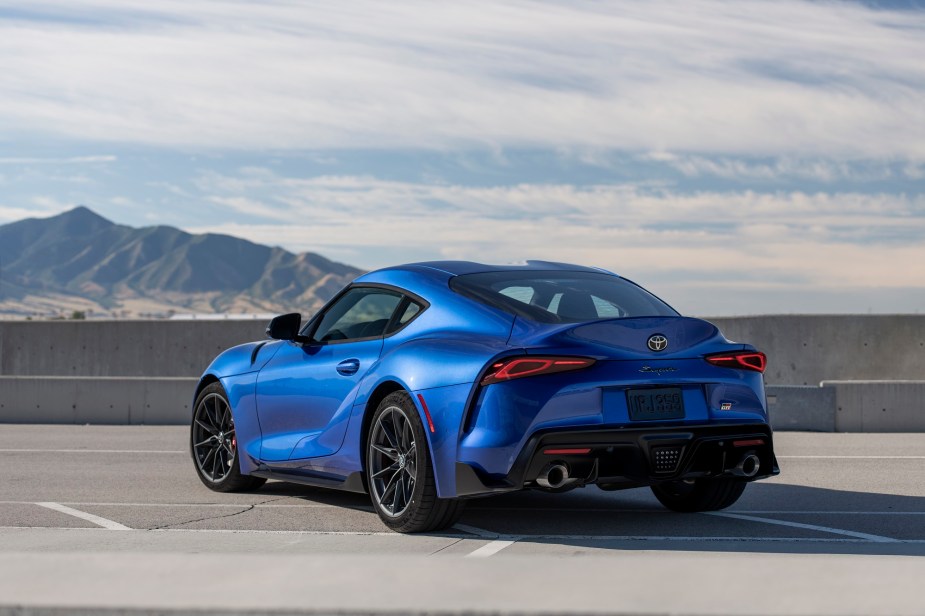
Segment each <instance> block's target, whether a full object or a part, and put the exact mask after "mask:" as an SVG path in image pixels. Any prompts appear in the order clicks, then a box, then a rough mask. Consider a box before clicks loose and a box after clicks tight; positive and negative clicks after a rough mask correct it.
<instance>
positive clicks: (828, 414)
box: [765, 385, 835, 432]
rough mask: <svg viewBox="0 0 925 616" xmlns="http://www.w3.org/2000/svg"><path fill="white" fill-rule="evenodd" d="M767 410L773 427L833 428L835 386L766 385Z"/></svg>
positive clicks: (826, 430) (833, 429)
mask: <svg viewBox="0 0 925 616" xmlns="http://www.w3.org/2000/svg"><path fill="white" fill-rule="evenodd" d="M765 393H766V394H767V396H768V414H769V415H770V417H771V427H772V428H774V429H775V430H808V431H811V432H834V431H835V390H834V389H832V388H830V387H811V386H803V385H769V386H767V387H766V388H765Z"/></svg>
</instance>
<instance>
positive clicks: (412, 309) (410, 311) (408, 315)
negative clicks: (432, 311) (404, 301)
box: [398, 302, 421, 327]
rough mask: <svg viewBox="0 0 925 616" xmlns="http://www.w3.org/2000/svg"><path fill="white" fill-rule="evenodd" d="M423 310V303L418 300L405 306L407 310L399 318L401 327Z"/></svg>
mask: <svg viewBox="0 0 925 616" xmlns="http://www.w3.org/2000/svg"><path fill="white" fill-rule="evenodd" d="M420 311H421V305H420V304H418V303H416V302H409V303H408V307H407V308H405V312H404V313H402V315H401V317H400V318H399V319H398V326H399V327H401V326H402V325H404V324H405V323H407V322H408V321H410V320H411V319H413V318H414V317H415V316H416V315H417V313H419V312H420Z"/></svg>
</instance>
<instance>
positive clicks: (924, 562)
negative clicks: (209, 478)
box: [0, 425, 925, 614]
mask: <svg viewBox="0 0 925 616" xmlns="http://www.w3.org/2000/svg"><path fill="white" fill-rule="evenodd" d="M186 438H187V432H186V430H185V429H184V428H179V427H139V426H27V425H16V426H13V425H4V426H0V464H2V468H3V478H2V480H0V606H2V608H0V614H2V613H4V609H5V610H6V612H7V613H17V614H18V613H23V612H12V611H11V610H13V609H14V608H15V609H28V610H32V613H36V614H38V613H46V612H48V611H49V610H51V611H55V610H63V611H69V610H73V609H75V608H87V609H95V610H96V609H103V608H107V609H119V610H122V609H135V610H168V609H170V610H215V611H229V610H315V611H319V612H329V611H332V610H335V611H340V612H370V611H375V612H387V613H398V612H422V613H423V612H428V613H433V612H443V611H489V612H493V611H509V612H510V611H513V612H527V611H530V612H536V611H541V612H607V613H679V614H685V613H690V614H702V613H727V614H768V613H786V614H802V613H820V614H878V613H879V614H904V613H908V614H920V613H923V612H925V599H923V598H922V594H921V593H920V589H919V586H920V585H921V580H922V579H925V559H923V558H921V557H922V556H923V555H925V437H923V436H922V435H918V434H902V435H897V434H876V435H872V434H868V435H860V434H809V433H785V434H781V433H779V434H778V435H777V448H778V456H779V459H780V464H781V467H782V474H781V475H780V477H777V478H774V479H772V480H768V481H764V482H759V483H756V484H753V485H752V486H750V487H749V488H748V490H746V493H745V495H744V496H743V498H742V499H741V500H740V501H739V503H737V504H736V505H735V506H734V507H733V508H731V509H729V510H726V511H723V512H716V513H711V514H688V515H683V514H676V513H671V512H668V511H666V510H664V509H662V508H661V507H660V505H659V504H658V502H657V501H656V500H655V499H654V497H652V495H651V493H650V492H649V491H648V490H632V491H626V492H613V493H609V492H602V491H600V490H598V489H597V488H593V487H591V488H585V489H580V490H575V491H573V492H569V493H567V494H559V495H555V494H544V493H539V492H522V493H517V494H511V495H506V496H502V497H496V498H492V499H483V500H476V501H472V502H470V504H469V508H468V509H467V511H466V513H465V515H464V516H463V518H462V520H461V521H460V523H459V524H458V525H457V526H456V527H455V528H454V529H452V530H451V531H449V532H446V533H439V534H433V535H418V536H403V535H396V534H394V533H391V532H388V530H387V529H386V528H385V527H384V526H383V525H382V524H381V523H380V522H379V520H378V518H377V517H376V515H375V513H374V512H373V510H372V508H371V506H370V504H369V501H368V499H367V497H365V496H363V495H355V494H342V493H338V492H331V491H326V490H321V489H313V488H308V487H303V486H296V485H292V484H285V483H279V482H271V483H268V484H267V485H266V486H264V488H262V489H261V490H259V491H257V492H254V493H250V494H217V493H214V492H211V491H209V490H208V489H206V488H205V487H204V486H203V485H202V484H201V483H200V482H199V481H198V479H196V477H195V475H194V472H193V468H192V462H191V460H190V458H189V456H188V454H187V452H186V451H185V444H186ZM25 613H28V612H25ZM62 613H63V612H62Z"/></svg>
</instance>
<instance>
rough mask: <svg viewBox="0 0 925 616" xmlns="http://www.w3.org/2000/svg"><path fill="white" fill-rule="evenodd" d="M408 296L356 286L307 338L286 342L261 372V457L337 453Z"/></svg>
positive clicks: (275, 458) (270, 459) (320, 318)
mask: <svg viewBox="0 0 925 616" xmlns="http://www.w3.org/2000/svg"><path fill="white" fill-rule="evenodd" d="M401 300H402V295H401V293H398V292H397V291H393V290H391V289H383V288H378V287H362V286H358V287H352V288H350V289H348V290H347V291H346V292H345V293H344V294H342V295H341V296H340V297H339V298H338V299H337V300H336V301H335V302H334V303H333V304H331V305H330V306H329V307H328V308H327V309H326V310H325V312H324V313H323V314H321V315H319V316H318V317H316V318H314V319H312V321H311V323H310V325H309V328H308V330H306V331H305V332H303V333H304V335H306V336H307V337H308V341H305V342H299V343H296V342H287V343H286V344H285V345H284V346H283V348H282V349H280V351H279V352H278V353H277V354H276V355H275V356H274V357H273V359H271V360H270V362H269V363H268V364H267V365H266V366H264V368H263V369H262V370H261V371H260V374H259V375H258V376H257V392H256V393H257V416H258V417H259V419H260V428H261V432H262V433H263V441H262V446H261V453H260V458H261V459H262V460H265V461H268V462H273V461H283V460H289V459H301V458H314V457H318V456H326V455H330V454H332V453H334V452H336V451H337V450H338V449H339V448H340V446H341V444H342V443H343V440H344V434H345V432H346V428H347V420H348V419H349V417H350V411H351V408H352V406H353V401H354V399H355V398H356V395H357V388H358V386H359V384H360V381H361V380H362V379H363V376H364V375H365V374H366V373H367V372H368V371H369V369H370V367H371V366H372V365H373V364H374V363H375V362H376V360H378V359H379V354H380V353H381V351H382V340H383V335H384V333H385V330H386V327H387V326H388V324H389V321H390V320H391V318H392V315H393V313H394V312H395V310H396V308H397V307H398V305H399V304H400V303H401Z"/></svg>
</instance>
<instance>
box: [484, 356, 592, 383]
mask: <svg viewBox="0 0 925 616" xmlns="http://www.w3.org/2000/svg"><path fill="white" fill-rule="evenodd" d="M593 365H594V360H593V359H590V358H588V357H523V356H519V357H508V358H506V359H502V360H499V361H497V362H495V363H493V364H492V365H491V367H489V368H488V372H487V373H486V374H485V376H484V377H483V378H482V385H491V384H492V383H500V382H502V381H510V380H511V379H520V378H523V377H525V376H539V375H541V374H553V373H555V372H570V371H572V370H581V369H583V368H587V367H589V366H593Z"/></svg>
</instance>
